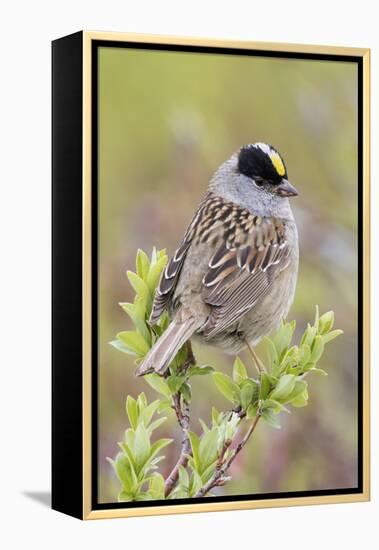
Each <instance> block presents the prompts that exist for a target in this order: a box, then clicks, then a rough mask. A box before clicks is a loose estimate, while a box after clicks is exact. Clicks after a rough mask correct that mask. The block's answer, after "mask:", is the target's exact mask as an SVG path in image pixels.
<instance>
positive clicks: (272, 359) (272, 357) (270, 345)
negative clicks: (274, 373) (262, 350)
mask: <svg viewBox="0 0 379 550" xmlns="http://www.w3.org/2000/svg"><path fill="white" fill-rule="evenodd" d="M264 340H265V342H266V349H267V353H268V364H269V365H271V366H274V365H276V364H277V363H278V362H279V355H278V352H277V351H276V347H275V345H274V342H273V341H272V340H271V338H269V337H268V336H265V338H264Z"/></svg>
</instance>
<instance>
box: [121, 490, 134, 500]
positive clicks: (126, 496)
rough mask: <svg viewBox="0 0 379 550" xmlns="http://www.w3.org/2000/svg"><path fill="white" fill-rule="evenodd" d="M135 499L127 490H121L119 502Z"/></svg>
mask: <svg viewBox="0 0 379 550" xmlns="http://www.w3.org/2000/svg"><path fill="white" fill-rule="evenodd" d="M132 500H133V495H131V494H130V493H127V492H126V491H120V492H119V494H118V502H131V501H132Z"/></svg>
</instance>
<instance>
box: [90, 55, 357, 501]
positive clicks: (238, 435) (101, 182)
mask: <svg viewBox="0 0 379 550" xmlns="http://www.w3.org/2000/svg"><path fill="white" fill-rule="evenodd" d="M97 122H98V126H97V131H98V136H97V140H98V141H97V150H98V182H97V204H98V216H97V221H98V254H97V259H98V263H97V266H96V270H97V280H98V287H97V289H98V293H97V300H98V303H97V305H98V310H97V315H98V332H97V360H98V368H97V390H98V394H97V411H96V413H97V426H98V433H97V442H96V446H97V459H98V464H97V480H96V485H97V500H98V503H99V504H105V503H117V502H124V503H128V505H129V504H130V503H133V502H141V501H145V502H147V501H163V500H166V501H169V500H171V501H174V500H180V499H199V498H202V499H207V498H215V499H217V498H219V497H225V498H228V497H237V496H241V495H245V496H246V495H249V496H250V497H251V498H254V496H257V495H260V496H262V495H266V496H267V495H279V496H280V495H281V494H287V493H289V494H291V495H294V496H295V495H296V493H298V494H307V492H312V491H313V492H315V491H316V492H317V491H322V490H328V491H338V490H347V489H354V488H357V486H358V461H359V460H358V458H359V452H358V378H359V362H358V189H359V187H358V183H359V182H358V66H357V64H356V63H353V62H348V61H329V60H316V59H296V58H285V57H272V56H262V55H259V56H251V55H250V56H247V55H227V54H215V53H204V52H203V53H198V52H183V51H180V52H175V51H164V50H163V51H159V50H153V49H151V50H148V49H138V48H136V49H133V48H123V47H116V46H114V47H109V46H100V47H99V49H98V70H97ZM210 182H211V185H210ZM209 185H210V186H209ZM149 321H150V322H149ZM137 374H138V375H139V376H137Z"/></svg>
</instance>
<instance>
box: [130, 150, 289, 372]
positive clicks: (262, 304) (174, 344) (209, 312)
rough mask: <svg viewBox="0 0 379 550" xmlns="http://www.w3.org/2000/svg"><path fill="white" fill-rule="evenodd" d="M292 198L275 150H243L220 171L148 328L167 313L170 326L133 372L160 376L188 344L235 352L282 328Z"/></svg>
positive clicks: (163, 284) (165, 276)
mask: <svg viewBox="0 0 379 550" xmlns="http://www.w3.org/2000/svg"><path fill="white" fill-rule="evenodd" d="M295 195H297V191H296V189H295V188H294V187H293V186H292V185H291V184H290V183H289V181H288V180H287V170H286V167H285V164H284V161H283V159H282V158H281V156H280V155H279V153H278V151H277V150H276V149H274V147H272V146H271V145H267V144H265V143H255V144H251V145H246V146H244V147H242V148H241V149H240V150H239V151H238V152H236V153H235V154H233V155H232V156H231V157H230V159H229V160H227V161H226V162H224V164H222V165H221V166H220V167H219V169H218V170H217V171H216V173H215V174H214V176H213V177H212V179H211V181H210V184H209V188H208V193H207V194H206V196H205V198H204V200H203V201H202V202H201V203H200V206H199V208H198V209H197V211H196V213H195V215H194V217H193V219H192V221H191V223H190V225H189V227H188V229H187V231H186V233H185V235H184V238H183V240H182V243H181V245H180V246H179V248H178V249H177V250H176V252H175V254H174V256H173V257H172V258H171V259H170V261H169V262H168V264H167V266H166V269H165V270H164V272H163V273H162V276H161V280H160V284H159V287H158V289H157V292H156V296H155V300H154V304H153V309H152V313H151V317H150V324H155V323H156V322H157V321H158V319H159V317H160V315H161V314H162V313H163V311H164V310H168V312H169V316H170V319H171V323H170V325H169V326H168V328H167V330H166V331H165V332H164V333H163V335H162V336H161V337H160V338H159V339H158V341H157V342H156V343H155V344H154V346H153V347H152V349H151V350H150V352H149V353H148V354H147V355H146V357H145V358H144V360H143V362H142V363H141V364H140V365H139V367H138V369H137V373H136V374H138V375H144V374H147V373H149V372H153V371H155V372H158V373H159V374H163V373H164V372H165V370H166V369H167V368H168V366H169V364H170V362H171V361H172V359H173V358H174V357H175V355H176V353H177V352H178V350H179V349H180V348H181V347H182V346H183V344H184V343H185V342H186V341H187V340H188V339H189V338H192V337H195V338H196V339H200V340H201V341H202V342H205V343H208V344H212V345H215V346H217V347H220V348H222V349H224V350H225V351H226V352H228V353H233V354H236V353H238V352H239V351H241V350H242V349H243V348H244V347H246V345H247V344H249V346H255V345H256V344H257V343H258V342H259V340H260V339H261V338H262V337H263V336H264V335H266V334H268V333H269V332H271V331H272V330H273V329H274V328H276V327H277V326H278V325H279V323H280V322H281V320H282V319H283V318H284V317H285V316H286V315H287V313H288V310H289V308H290V306H291V303H292V301H293V297H294V293H295V287H296V280H297V271H298V261H299V248H298V236H297V228H296V223H295V220H294V217H293V214H292V211H291V208H290V204H289V200H288V197H291V196H295Z"/></svg>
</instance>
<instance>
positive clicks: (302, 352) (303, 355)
mask: <svg viewBox="0 0 379 550" xmlns="http://www.w3.org/2000/svg"><path fill="white" fill-rule="evenodd" d="M310 358H311V348H310V347H309V346H308V344H303V345H302V346H301V347H300V349H299V354H298V361H299V365H301V366H304V365H306V364H307V363H308V362H309V361H310Z"/></svg>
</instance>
